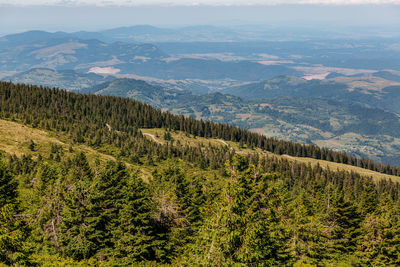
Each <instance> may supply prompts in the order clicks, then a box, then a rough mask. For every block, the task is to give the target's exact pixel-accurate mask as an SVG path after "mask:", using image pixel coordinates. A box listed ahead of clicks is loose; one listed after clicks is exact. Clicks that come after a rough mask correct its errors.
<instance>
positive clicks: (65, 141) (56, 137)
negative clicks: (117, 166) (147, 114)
mask: <svg viewBox="0 0 400 267" xmlns="http://www.w3.org/2000/svg"><path fill="white" fill-rule="evenodd" d="M31 140H32V141H34V142H35V144H36V148H35V151H31V150H30V149H29V145H30V143H31ZM52 144H56V145H58V146H61V147H62V151H63V153H64V154H65V155H66V156H72V153H70V152H69V149H70V147H72V149H73V151H74V152H84V153H85V154H86V156H87V158H88V160H89V163H90V164H94V162H95V161H96V160H97V159H98V160H100V161H102V162H105V161H108V160H112V161H116V160H117V154H118V153H117V152H116V149H115V148H113V147H110V146H102V147H100V148H98V149H94V148H92V147H89V146H86V145H82V144H74V143H73V142H72V141H71V140H70V139H69V138H68V136H66V135H64V134H62V133H55V132H50V131H44V130H41V129H36V128H31V127H28V126H26V125H23V124H20V123H18V122H12V121H7V120H2V119H0V151H4V152H6V153H7V154H15V155H17V156H22V155H24V154H25V155H28V154H29V155H32V157H33V158H37V156H38V155H39V154H41V155H42V156H44V157H45V156H47V155H49V154H50V152H51V145H52ZM122 161H124V160H123V159H122ZM124 162H125V163H126V165H127V166H128V168H129V169H131V170H133V171H135V170H139V173H140V176H141V177H142V178H143V180H145V181H148V179H149V178H150V177H152V175H151V173H152V172H153V171H154V170H155V169H159V168H160V167H161V168H162V167H163V166H159V165H157V166H148V165H139V164H131V163H128V162H126V161H124ZM167 162H171V163H172V164H175V165H177V166H179V167H182V168H185V172H186V173H187V174H188V175H203V176H210V175H213V172H210V171H204V170H201V169H199V168H196V167H193V166H192V164H190V163H186V162H183V161H181V160H169V161H167Z"/></svg>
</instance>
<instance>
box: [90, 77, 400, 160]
mask: <svg viewBox="0 0 400 267" xmlns="http://www.w3.org/2000/svg"><path fill="white" fill-rule="evenodd" d="M84 92H85V91H84ZM86 92H91V93H96V94H107V95H117V96H123V97H131V98H133V99H137V100H141V101H144V102H146V103H149V104H152V105H155V106H157V107H159V108H163V109H166V110H169V111H171V112H173V113H175V114H183V115H186V116H191V117H195V118H199V119H200V118H201V119H206V120H212V121H217V122H224V123H229V124H233V125H238V126H240V127H243V128H245V129H251V130H253V131H256V132H259V133H263V134H266V135H267V136H275V137H278V138H280V139H285V140H292V141H297V142H302V143H318V144H323V145H324V146H327V147H330V148H338V149H341V150H345V151H348V152H350V153H353V154H356V155H360V156H368V157H369V158H373V159H375V160H382V161H384V162H390V163H398V162H399V160H400V158H399V157H398V152H399V150H400V116H399V115H398V114H397V113H393V112H390V111H384V110H382V109H379V108H371V107H367V106H361V105H355V104H347V103H344V102H340V101H337V100H334V99H323V98H297V97H287V96H281V97H274V98H264V99H246V98H241V97H237V96H233V95H226V94H221V93H213V94H205V95H195V94H191V93H190V92H187V91H179V90H175V89H165V88H162V87H159V86H151V85H149V84H147V83H145V82H143V81H137V80H131V79H117V80H115V81H111V82H107V83H105V84H101V85H98V86H94V87H92V88H90V89H87V91H86Z"/></svg>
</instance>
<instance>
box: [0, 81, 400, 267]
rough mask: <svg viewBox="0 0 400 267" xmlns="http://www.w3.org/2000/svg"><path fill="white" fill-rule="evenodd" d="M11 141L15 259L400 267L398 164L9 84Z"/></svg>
mask: <svg viewBox="0 0 400 267" xmlns="http://www.w3.org/2000/svg"><path fill="white" fill-rule="evenodd" d="M140 83H141V86H142V87H143V88H146V86H148V85H147V84H145V83H144V82H140ZM0 151H1V153H0V192H1V195H0V210H1V213H0V247H1V250H0V261H1V262H2V263H4V264H6V265H13V264H14V265H35V264H38V265H48V266H49V265H54V263H55V262H57V264H58V265H66V266H122V265H139V264H140V265H148V266H154V265H158V264H160V265H161V264H164V265H170V264H171V265H190V266H193V265H195V266H201V265H254V264H256V265H257V264H264V265H272V266H276V265H280V266H282V265H288V266H292V265H296V266H299V265H300V266H302V265H303V266H304V265H307V264H309V265H325V266H338V265H343V266H348V265H386V266H388V265H393V266H395V265H398V264H399V263H400V258H399V253H398V251H399V244H400V242H399V240H398V236H399V231H400V228H399V225H400V224H399V220H400V208H399V207H400V206H399V203H400V202H399V196H400V195H399V192H400V191H399V190H400V184H399V179H400V168H399V167H396V166H389V165H382V164H379V163H377V162H374V161H372V160H368V159H360V158H357V157H354V156H352V155H350V154H346V153H344V152H335V151H332V150H329V149H325V148H320V147H317V146H314V145H301V144H298V143H292V142H287V141H281V140H277V139H274V138H267V137H265V136H263V135H260V134H257V133H252V132H249V131H246V130H243V129H240V128H238V127H235V126H229V125H227V124H221V123H214V122H210V121H200V120H196V119H193V118H190V117H184V116H177V115H173V114H172V113H169V112H163V111H161V110H158V109H155V108H153V107H151V106H150V105H147V104H144V103H141V102H138V101H134V100H132V99H129V98H121V97H115V96H101V95H93V94H91V95H83V94H75V93H71V92H67V91H65V90H54V89H49V88H40V87H36V86H29V85H17V84H13V83H10V82H1V83H0Z"/></svg>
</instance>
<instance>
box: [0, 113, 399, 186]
mask: <svg viewBox="0 0 400 267" xmlns="http://www.w3.org/2000/svg"><path fill="white" fill-rule="evenodd" d="M142 132H143V133H146V134H147V135H146V137H147V138H149V139H150V140H153V141H157V142H159V143H165V142H166V141H165V140H164V138H163V137H164V133H165V130H164V129H142ZM170 133H171V136H172V138H173V139H174V142H178V141H179V142H180V143H181V144H182V145H189V146H199V145H203V146H207V145H209V144H211V145H214V146H229V147H230V148H232V149H234V150H235V151H236V152H238V153H254V152H259V153H264V154H266V155H269V156H274V157H280V158H285V159H289V160H295V161H298V162H304V163H310V164H312V165H316V164H319V165H320V166H321V167H323V168H329V169H331V170H346V171H354V172H357V173H359V174H361V175H363V176H371V177H373V179H374V180H375V181H378V180H380V179H391V180H392V181H397V182H400V177H397V176H392V175H387V174H382V173H378V172H374V171H370V170H366V169H362V168H358V167H355V166H350V165H346V164H340V163H334V162H329V161H324V160H316V159H311V158H300V157H291V156H287V155H283V156H278V155H275V154H272V153H270V152H265V151H261V150H260V149H255V150H254V149H249V148H240V147H239V144H238V143H235V142H230V141H224V140H220V139H212V138H203V137H196V138H195V137H193V136H192V135H187V134H185V133H183V132H179V131H176V132H173V131H172V132H170ZM31 140H32V141H34V142H35V143H36V144H37V146H36V149H35V151H31V150H30V149H29V144H30V142H31ZM51 144H57V145H59V146H61V147H62V149H63V150H64V153H66V154H69V152H68V150H69V147H70V146H72V148H73V150H74V151H83V152H85V154H86V155H87V156H88V159H89V161H90V162H94V161H95V160H96V159H99V160H100V161H107V160H112V161H116V158H115V157H113V156H111V155H108V154H105V153H101V152H99V151H97V150H95V149H93V148H91V147H88V146H86V145H75V144H72V143H69V140H68V139H67V138H66V137H65V136H62V135H57V134H55V133H53V132H48V131H44V130H40V129H34V128H30V127H27V126H25V125H22V124H20V123H17V122H11V121H6V120H0V150H2V151H5V152H6V153H8V154H15V155H17V156H21V155H23V154H31V155H32V156H33V157H36V156H37V155H38V154H39V153H40V154H43V155H46V154H49V153H50V150H51ZM176 162H177V163H178V161H176ZM126 164H127V166H128V167H129V168H132V169H139V170H140V175H141V177H142V178H143V179H144V180H145V181H148V180H149V178H150V177H151V172H152V171H153V168H151V167H143V166H139V165H134V164H130V163H126ZM199 171H200V170H196V172H199ZM198 174H202V175H206V172H204V173H203V172H201V171H200V172H199V173H198Z"/></svg>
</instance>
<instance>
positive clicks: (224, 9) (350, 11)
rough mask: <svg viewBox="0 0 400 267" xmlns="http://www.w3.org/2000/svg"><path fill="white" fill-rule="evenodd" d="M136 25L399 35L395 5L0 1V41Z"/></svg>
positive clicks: (385, 1) (282, 0)
mask: <svg viewBox="0 0 400 267" xmlns="http://www.w3.org/2000/svg"><path fill="white" fill-rule="evenodd" d="M138 24H150V25H154V26H158V27H180V26H188V25H224V26H232V25H252V24H257V25H275V26H287V27H290V26H291V25H292V26H301V25H304V26H307V27H318V28H323V27H355V26H365V27H370V26H383V27H390V28H396V27H398V28H399V29H400V0H252V1H244V0H114V1H111V0H0V35H5V34H9V33H16V32H22V31H27V30H46V31H67V32H72V31H79V30H86V31H97V30H103V29H109V28H114V27H119V26H131V25H138Z"/></svg>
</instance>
